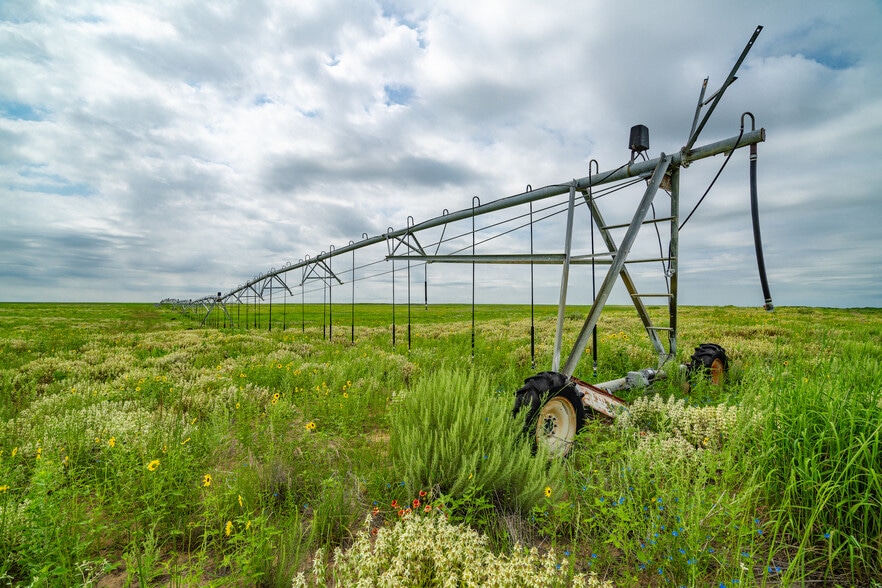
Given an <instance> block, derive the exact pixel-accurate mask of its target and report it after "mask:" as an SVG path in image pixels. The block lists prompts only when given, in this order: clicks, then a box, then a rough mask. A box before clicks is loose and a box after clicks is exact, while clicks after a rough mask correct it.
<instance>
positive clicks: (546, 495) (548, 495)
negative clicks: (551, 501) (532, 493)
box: [545, 486, 551, 498]
mask: <svg viewBox="0 0 882 588" xmlns="http://www.w3.org/2000/svg"><path fill="white" fill-rule="evenodd" d="M545 498H551V486H546V487H545Z"/></svg>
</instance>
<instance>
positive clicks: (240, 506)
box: [239, 494, 244, 508]
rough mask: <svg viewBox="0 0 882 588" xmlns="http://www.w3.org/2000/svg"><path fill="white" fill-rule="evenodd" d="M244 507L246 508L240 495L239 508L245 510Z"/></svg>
mask: <svg viewBox="0 0 882 588" xmlns="http://www.w3.org/2000/svg"><path fill="white" fill-rule="evenodd" d="M243 507H244V505H243V503H242V495H241V494H240V495H239V508H243Z"/></svg>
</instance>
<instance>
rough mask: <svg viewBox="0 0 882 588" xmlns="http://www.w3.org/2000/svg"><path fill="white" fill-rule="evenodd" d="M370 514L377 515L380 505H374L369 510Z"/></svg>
mask: <svg viewBox="0 0 882 588" xmlns="http://www.w3.org/2000/svg"><path fill="white" fill-rule="evenodd" d="M371 514H372V515H373V516H377V515H378V514H380V507H379V506H375V507H374V508H373V510H371Z"/></svg>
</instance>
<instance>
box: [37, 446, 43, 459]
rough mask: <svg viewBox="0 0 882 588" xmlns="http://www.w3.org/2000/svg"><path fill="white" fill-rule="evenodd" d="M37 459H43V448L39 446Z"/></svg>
mask: <svg viewBox="0 0 882 588" xmlns="http://www.w3.org/2000/svg"><path fill="white" fill-rule="evenodd" d="M37 459H43V448H42V447H37Z"/></svg>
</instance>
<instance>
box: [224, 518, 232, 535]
mask: <svg viewBox="0 0 882 588" xmlns="http://www.w3.org/2000/svg"><path fill="white" fill-rule="evenodd" d="M232 532H233V521H227V526H226V528H225V529H224V535H226V536H227V537H229V536H230V533H232Z"/></svg>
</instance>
